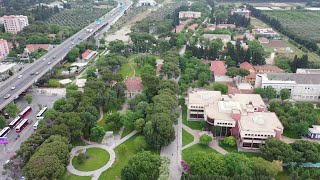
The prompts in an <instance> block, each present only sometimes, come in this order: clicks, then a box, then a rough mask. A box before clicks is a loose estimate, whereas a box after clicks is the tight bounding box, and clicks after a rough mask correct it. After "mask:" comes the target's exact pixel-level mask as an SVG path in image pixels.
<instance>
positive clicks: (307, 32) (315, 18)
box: [263, 11, 320, 42]
mask: <svg viewBox="0 0 320 180" xmlns="http://www.w3.org/2000/svg"><path fill="white" fill-rule="evenodd" d="M263 13H265V14H267V15H268V16H269V17H273V18H275V19H277V20H278V21H280V22H281V24H282V25H283V26H284V27H287V28H288V29H290V31H292V32H294V33H296V34H298V35H299V36H302V37H305V38H309V39H314V40H316V41H317V42H320V12H304V11H265V12H263Z"/></svg>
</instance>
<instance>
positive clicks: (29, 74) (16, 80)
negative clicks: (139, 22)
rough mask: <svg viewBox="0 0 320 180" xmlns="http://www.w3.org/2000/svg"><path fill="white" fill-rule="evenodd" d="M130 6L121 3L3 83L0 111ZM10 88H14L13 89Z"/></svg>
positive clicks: (0, 91)
mask: <svg viewBox="0 0 320 180" xmlns="http://www.w3.org/2000/svg"><path fill="white" fill-rule="evenodd" d="M131 5H132V1H130V0H124V1H121V3H119V4H118V6H117V7H116V8H114V9H113V10H112V11H110V12H109V13H108V14H106V15H104V16H103V17H101V18H100V20H101V21H100V22H93V23H91V24H90V25H88V26H87V27H85V28H83V29H82V30H80V31H79V32H77V33H76V34H74V35H73V36H72V37H70V38H68V39H66V40H65V41H64V42H63V43H61V44H59V45H57V46H55V48H53V49H52V50H50V51H49V52H48V53H47V54H46V55H44V56H42V57H41V58H40V59H38V60H36V61H35V62H34V63H32V64H31V65H30V66H28V67H26V68H24V69H22V70H21V71H20V72H19V73H17V74H15V75H14V76H12V77H11V78H9V79H7V80H6V81H5V82H3V83H2V84H1V85H0V109H3V108H4V107H5V106H6V105H7V104H9V103H10V102H11V101H12V100H13V99H14V98H15V97H17V96H19V95H20V94H21V93H22V92H23V91H24V90H26V89H27V88H28V87H30V86H31V85H32V84H33V83H35V82H36V81H37V80H39V78H40V77H41V76H43V75H44V74H45V73H46V72H48V71H49V70H51V69H52V67H53V66H55V65H56V64H58V63H59V62H60V61H61V60H62V59H63V58H64V57H65V56H66V55H67V53H68V52H69V51H70V50H71V49H72V48H73V47H75V46H76V45H77V44H79V43H80V42H82V41H84V40H86V39H87V38H89V37H90V36H92V35H93V34H94V33H96V32H97V31H98V30H99V29H100V28H102V27H103V26H105V25H106V24H107V23H108V24H110V23H112V22H114V21H115V20H118V19H119V18H120V17H121V16H122V15H123V13H124V11H125V10H127V9H128V8H129V7H130V6H131ZM88 29H92V31H90V32H89V31H88ZM12 87H15V88H14V89H13V88H12ZM7 94H10V97H9V98H7V99H5V98H4V97H5V96H6V95H7Z"/></svg>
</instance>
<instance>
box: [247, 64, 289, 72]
mask: <svg viewBox="0 0 320 180" xmlns="http://www.w3.org/2000/svg"><path fill="white" fill-rule="evenodd" d="M253 67H254V69H255V70H256V71H271V72H274V73H284V72H285V71H284V70H283V69H280V68H278V67H277V66H271V65H262V66H253Z"/></svg>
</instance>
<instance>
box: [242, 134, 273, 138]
mask: <svg viewBox="0 0 320 180" xmlns="http://www.w3.org/2000/svg"><path fill="white" fill-rule="evenodd" d="M244 135H245V136H258V137H273V136H272V135H266V134H244Z"/></svg>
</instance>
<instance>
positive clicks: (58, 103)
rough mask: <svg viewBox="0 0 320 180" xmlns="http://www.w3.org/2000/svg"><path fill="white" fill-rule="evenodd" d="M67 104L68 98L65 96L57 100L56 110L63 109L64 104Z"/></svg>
mask: <svg viewBox="0 0 320 180" xmlns="http://www.w3.org/2000/svg"><path fill="white" fill-rule="evenodd" d="M65 104H66V99H65V98H61V99H58V100H56V101H55V102H54V103H53V109H54V110H56V111H61V110H62V106H63V105H65Z"/></svg>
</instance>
